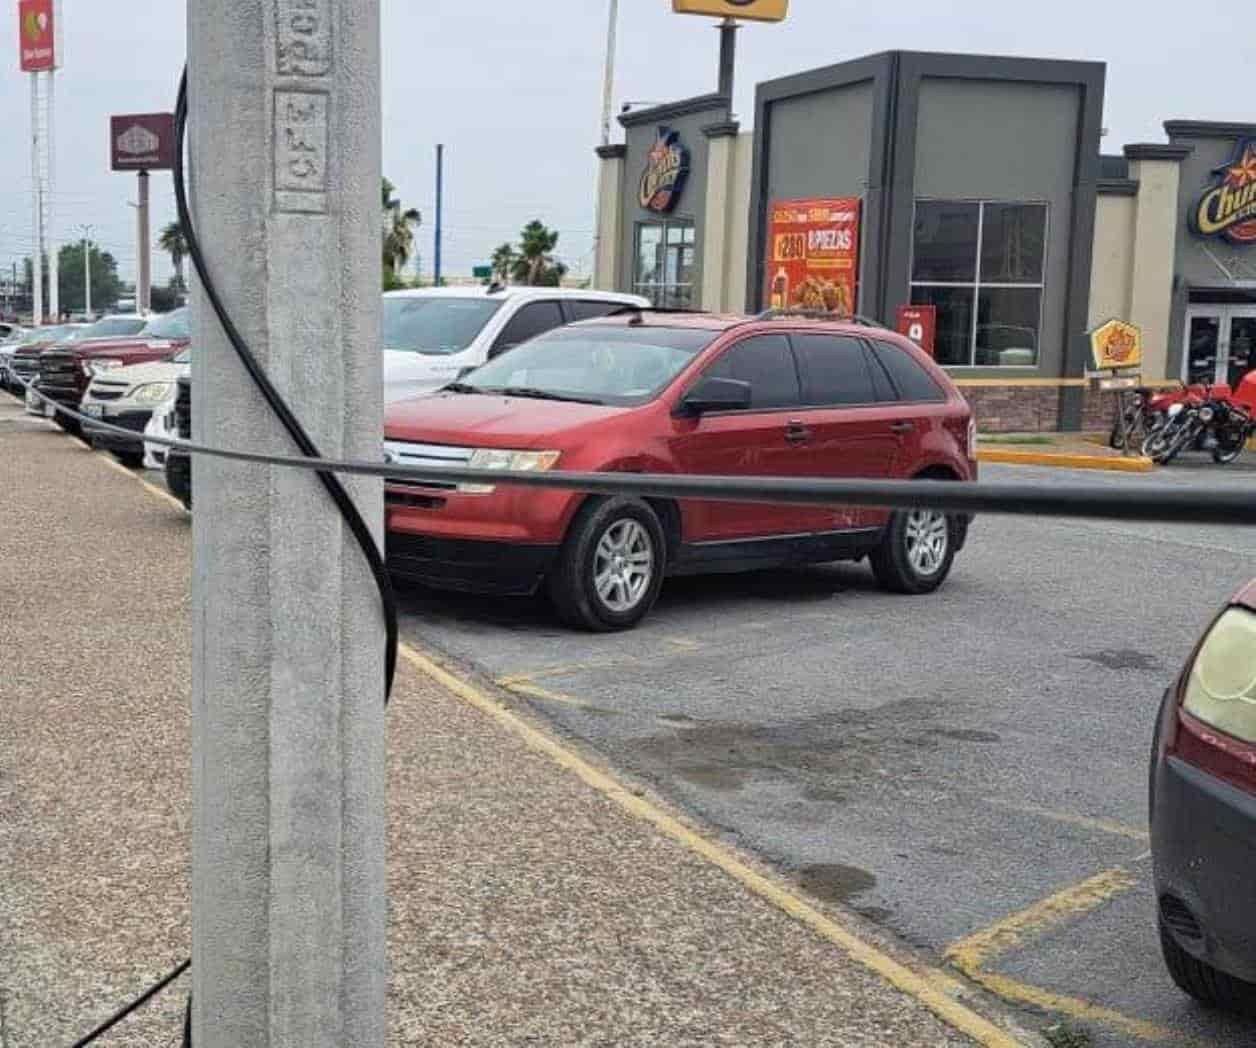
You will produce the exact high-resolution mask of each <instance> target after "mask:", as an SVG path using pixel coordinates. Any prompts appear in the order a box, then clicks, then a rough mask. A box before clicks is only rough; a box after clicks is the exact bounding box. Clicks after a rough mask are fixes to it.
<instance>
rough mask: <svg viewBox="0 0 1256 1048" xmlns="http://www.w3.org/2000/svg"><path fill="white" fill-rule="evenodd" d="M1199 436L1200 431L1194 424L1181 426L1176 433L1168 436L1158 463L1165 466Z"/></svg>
mask: <svg viewBox="0 0 1256 1048" xmlns="http://www.w3.org/2000/svg"><path fill="white" fill-rule="evenodd" d="M1200 436H1201V433H1200V431H1199V430H1198V429H1197V428H1196V427H1194V426H1183V427H1182V428H1181V429H1179V430H1178V431H1177V432H1176V433H1174V434H1172V435H1171V436H1170V437H1169V446H1168V448H1167V449H1166V450H1165V452H1164V455H1163V457H1162V458H1161V459H1160V460H1159V462H1160V465H1162V466H1167V465H1168V464H1169V463H1170V462H1172V461H1173V460H1174V459H1175V458H1177V457H1178V456H1179V455H1180V454H1182V452H1183V451H1184V450H1186V448H1187V447H1188V446H1189V445H1193V444H1195V442H1196V441H1198V440H1199V438H1200Z"/></svg>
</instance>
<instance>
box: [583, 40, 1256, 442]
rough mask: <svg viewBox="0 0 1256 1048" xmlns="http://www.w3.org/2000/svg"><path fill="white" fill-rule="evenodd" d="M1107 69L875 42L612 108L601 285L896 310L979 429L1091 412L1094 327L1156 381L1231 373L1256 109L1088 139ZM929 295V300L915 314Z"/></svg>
mask: <svg viewBox="0 0 1256 1048" xmlns="http://www.w3.org/2000/svg"><path fill="white" fill-rule="evenodd" d="M1104 88H1105V66H1104V65H1103V64H1102V63H1091V62H1065V61H1052V60H1037V59H1025V58H1002V57H993V56H980V55H953V54H932V53H911V52H888V53H884V54H878V55H872V56H869V57H867V58H862V59H858V60H855V61H851V62H843V63H840V64H838V65H834V66H829V67H826V68H823V69H817V70H812V71H809V72H804V73H800V74H797V75H795V76H789V77H785V78H783V79H779V80H773V81H769V82H767V83H763V84H760V85H759V86H758V89H757V92H756V100H755V121H754V130H753V132H752V133H750V132H743V131H742V130H741V128H740V126H739V124H738V122H737V121H736V120H735V119H734V118H733V116H732V113H731V111H730V102H729V99H728V98H727V97H724V96H721V95H719V94H713V95H705V96H701V97H698V98H691V99H685V100H682V101H679V102H675V103H671V104H666V105H661V106H655V107H652V108H649V109H643V110H638V111H633V112H628V113H625V114H624V115H622V116H621V117H620V123H621V125H622V126H623V129H624V138H625V140H624V142H623V144H621V145H612V146H606V147H603V148H601V149H599V150H598V153H599V156H600V157H601V165H602V166H601V181H600V187H599V195H600V200H599V204H600V212H599V213H600V219H599V226H600V228H599V243H598V255H597V274H598V276H597V280H598V284H599V286H602V287H606V288H613V289H617V290H621V291H634V292H638V293H640V294H643V295H646V296H647V297H649V298H650V299H651V300H652V301H653V302H655V304H656V305H658V306H660V307H666V308H688V309H705V310H711V311H732V312H758V311H759V310H761V309H765V308H769V307H790V308H797V307H805V308H811V309H828V310H832V311H837V312H852V311H853V312H855V313H858V314H861V315H863V316H866V317H869V318H871V319H874V320H877V321H879V322H881V323H884V324H886V325H888V326H896V325H899V326H902V327H903V330H905V331H907V330H911V331H912V333H913V335H914V336H915V337H917V338H918V340H920V341H921V342H922V343H923V344H925V345H926V348H928V349H929V350H930V351H931V352H932V353H933V354H934V356H935V357H936V359H937V360H938V362H939V363H941V364H942V365H944V366H945V367H946V368H947V370H948V371H949V372H950V374H951V375H952V377H953V378H954V379H955V380H956V382H957V383H958V384H959V385H960V387H961V388H962V389H963V392H964V394H965V396H967V397H968V398H969V399H970V400H971V401H972V402H973V404H974V407H975V408H976V410H977V414H978V417H979V420H980V423H981V425H982V428H983V429H985V430H986V431H987V432H999V431H1004V432H1008V431H1045V430H1056V429H1063V430H1076V429H1081V428H1085V429H1095V428H1102V427H1103V426H1104V425H1105V424H1106V420H1107V418H1109V417H1110V412H1111V410H1112V403H1111V397H1109V396H1106V395H1101V394H1099V393H1098V391H1097V390H1096V389H1092V383H1091V381H1090V380H1089V379H1088V378H1087V371H1088V369H1089V367H1090V339H1089V334H1088V333H1089V332H1090V331H1091V330H1092V329H1093V328H1096V327H1098V326H1100V325H1101V324H1103V323H1104V322H1105V321H1107V320H1110V319H1113V318H1118V319H1121V320H1125V321H1129V322H1131V323H1133V324H1136V325H1138V326H1139V327H1140V328H1141V329H1142V332H1143V340H1144V362H1143V368H1142V375H1143V378H1144V380H1145V381H1147V382H1148V384H1167V383H1171V382H1175V381H1177V380H1179V379H1189V380H1192V381H1198V380H1204V379H1206V380H1209V381H1231V382H1234V381H1237V378H1238V377H1239V376H1241V375H1242V374H1243V373H1244V372H1245V371H1246V370H1247V369H1248V367H1249V366H1256V359H1254V358H1253V357H1252V352H1253V347H1254V344H1256V125H1239V124H1219V123H1204V122H1199V121H1187V120H1174V121H1169V122H1168V123H1166V124H1165V125H1164V126H1165V132H1166V139H1167V141H1165V142H1163V143H1154V144H1135V145H1128V146H1126V147H1125V148H1124V150H1123V151H1122V152H1121V153H1120V154H1116V155H1105V154H1104V153H1103V150H1102V140H1103V129H1102V116H1103V101H1104ZM913 307H923V308H913Z"/></svg>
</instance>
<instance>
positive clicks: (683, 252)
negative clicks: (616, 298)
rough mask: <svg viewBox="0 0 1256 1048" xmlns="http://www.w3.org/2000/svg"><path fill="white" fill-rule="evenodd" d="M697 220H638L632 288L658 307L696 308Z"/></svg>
mask: <svg viewBox="0 0 1256 1048" xmlns="http://www.w3.org/2000/svg"><path fill="white" fill-rule="evenodd" d="M695 251H696V247H695V232H694V226H693V222H692V221H690V220H685V219H669V220H668V221H666V222H638V223H637V236H636V263H635V265H634V266H633V282H632V290H633V291H634V292H635V293H636V294H638V295H643V296H644V297H646V298H648V299H649V300H650V304H651V305H653V306H654V307H655V308H656V309H692V308H693V270H694V260H695Z"/></svg>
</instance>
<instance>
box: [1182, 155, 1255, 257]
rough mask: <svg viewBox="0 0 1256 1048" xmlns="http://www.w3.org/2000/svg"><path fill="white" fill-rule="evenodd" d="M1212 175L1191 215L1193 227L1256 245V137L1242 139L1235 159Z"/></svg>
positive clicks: (1206, 234) (1207, 234)
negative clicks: (1207, 187) (1212, 180)
mask: <svg viewBox="0 0 1256 1048" xmlns="http://www.w3.org/2000/svg"><path fill="white" fill-rule="evenodd" d="M1213 177H1214V180H1215V181H1214V183H1213V185H1212V186H1211V187H1209V189H1208V190H1206V191H1205V193H1204V195H1203V196H1202V197H1200V200H1199V203H1198V205H1197V206H1196V208H1195V212H1194V214H1193V215H1192V216H1191V230H1192V231H1193V232H1194V233H1195V234H1196V235H1198V236H1201V237H1221V238H1223V239H1225V240H1227V241H1229V242H1230V243H1231V244H1238V245H1248V244H1256V139H1250V138H1249V139H1246V140H1244V141H1240V142H1239V143H1238V146H1237V148H1236V149H1235V151H1234V159H1233V160H1231V161H1230V163H1228V164H1226V165H1225V166H1224V167H1219V168H1217V170H1216V171H1214V172H1213Z"/></svg>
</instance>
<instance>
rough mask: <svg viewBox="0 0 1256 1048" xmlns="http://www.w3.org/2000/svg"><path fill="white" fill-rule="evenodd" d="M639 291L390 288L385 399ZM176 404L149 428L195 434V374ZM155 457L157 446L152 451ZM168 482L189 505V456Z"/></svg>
mask: <svg viewBox="0 0 1256 1048" xmlns="http://www.w3.org/2000/svg"><path fill="white" fill-rule="evenodd" d="M648 304H649V303H648V302H647V300H646V299H644V298H642V297H641V296H640V295H624V294H620V293H618V292H611V291H583V290H573V289H570V288H540V287H491V288H487V289H486V288H479V287H476V288H424V289H416V290H411V291H392V292H388V293H387V294H385V295H384V306H383V308H384V403H385V404H390V403H393V402H394V401H397V400H403V399H406V398H409V397H414V396H417V395H419V394H422V393H429V392H434V391H435V390H438V389H440V388H441V387H442V386H445V385H448V384H449V383H450V382H451V381H453V380H454V379H456V378H457V377H458V376H459V375H460V374H462V373H463V372H466V371H469V370H470V369H471V368H473V367H475V366H477V365H478V364H482V363H483V362H484V361H486V360H489V359H493V358H496V357H499V356H501V354H503V353H505V352H506V351H507V350H510V349H513V348H514V347H515V346H517V345H518V344H519V343H520V342H523V341H525V340H526V339H529V338H531V337H533V336H534V335H538V334H541V333H542V332H545V331H549V330H551V329H553V328H555V327H558V326H560V325H562V324H566V323H570V322H572V321H576V320H584V319H588V318H590V317H600V316H607V315H609V314H611V313H616V312H618V311H620V310H623V309H626V308H633V307H635V308H637V309H640V308H642V307H645V306H647V305H648ZM187 386H188V389H187V391H186V392H185V393H184V395H183V399H182V400H181V401H180V405H181V406H177V407H176V410H175V411H172V412H168V413H166V414H164V415H162V416H154V419H153V421H152V423H151V432H152V433H153V434H154V435H159V436H169V435H172V433H173V427H174V425H175V424H176V420H179V425H180V426H185V428H183V429H181V430H180V431H179V432H178V434H177V435H178V436H181V437H182V438H183V439H185V440H191V439H192V423H191V416H192V399H191V392H190V389H191V379H190V378H189V379H188V380H187ZM150 454H151V455H152V459H153V461H156V460H157V458H158V453H157V452H156V450H155V449H154V450H152V451H150ZM164 465H165V470H166V484H167V486H168V487H169V488H170V490H171V492H172V493H173V494H174V495H176V496H177V497H178V498H179V499H181V500H182V501H183V503H184V505H186V506H187V507H188V508H189V509H190V508H191V504H192V469H191V465H190V463H189V462H188V458H187V456H186V455H184V454H182V453H181V452H177V451H175V452H171V453H169V455H166V456H165V462H164Z"/></svg>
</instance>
